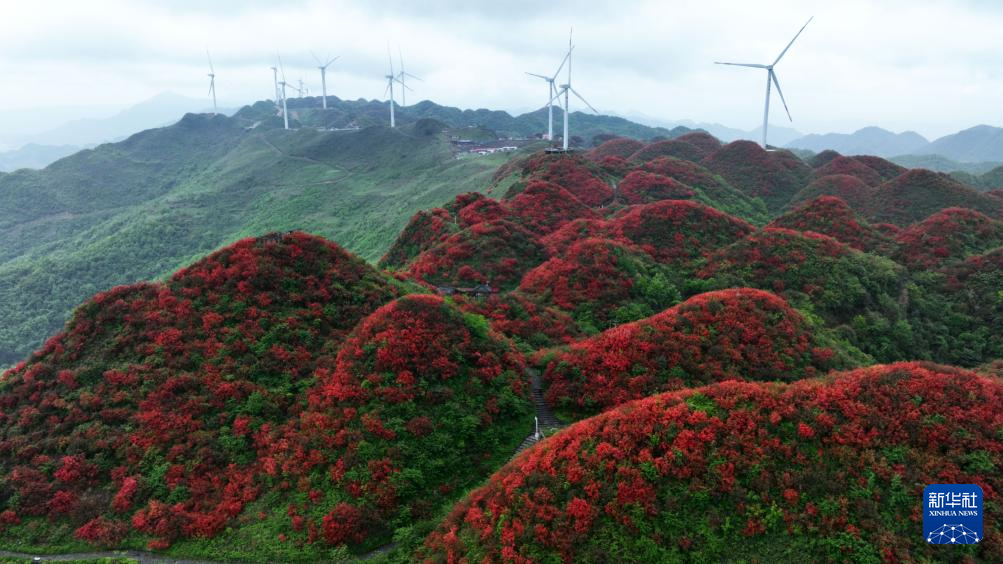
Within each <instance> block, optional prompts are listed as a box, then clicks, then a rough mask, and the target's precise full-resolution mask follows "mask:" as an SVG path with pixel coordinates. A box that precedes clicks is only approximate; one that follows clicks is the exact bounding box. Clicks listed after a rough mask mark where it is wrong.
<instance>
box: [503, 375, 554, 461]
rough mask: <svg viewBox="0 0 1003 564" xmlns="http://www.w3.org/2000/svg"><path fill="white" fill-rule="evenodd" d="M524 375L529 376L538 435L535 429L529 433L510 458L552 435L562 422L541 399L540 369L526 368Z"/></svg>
mask: <svg viewBox="0 0 1003 564" xmlns="http://www.w3.org/2000/svg"><path fill="white" fill-rule="evenodd" d="M526 375H527V376H529V380H530V382H531V384H532V394H533V407H534V408H535V409H536V421H537V423H538V424H539V431H540V432H539V435H537V432H536V429H534V430H533V432H531V433H530V434H529V436H528V437H526V438H525V440H523V441H522V444H520V445H519V447H518V448H516V449H515V453H513V454H512V458H515V457H516V455H518V454H519V453H520V452H522V451H524V450H526V449H527V448H529V447H531V446H533V445H535V444H536V443H538V442H540V440H542V439H543V438H544V437H549V436H550V435H553V434H554V433H555V432H556V431H557V430H559V429H560V428H561V427H564V424H563V423H561V422H560V421H558V420H557V417H555V416H554V413H553V412H552V411H550V407H548V406H547V402H545V401H544V400H543V386H542V385H541V383H540V371H539V370H537V369H535V368H526Z"/></svg>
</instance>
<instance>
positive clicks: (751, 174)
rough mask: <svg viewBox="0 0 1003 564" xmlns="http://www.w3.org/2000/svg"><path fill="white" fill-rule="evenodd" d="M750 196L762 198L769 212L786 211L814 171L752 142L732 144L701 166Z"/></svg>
mask: <svg viewBox="0 0 1003 564" xmlns="http://www.w3.org/2000/svg"><path fill="white" fill-rule="evenodd" d="M701 164H703V166H705V167H706V168H708V169H709V170H711V171H713V172H715V173H717V174H720V175H721V176H723V177H724V178H725V180H727V181H728V182H729V183H730V184H731V185H732V186H734V187H735V188H738V189H739V190H740V191H742V192H744V193H745V194H746V195H748V196H752V197H754V198H761V199H762V200H763V203H765V204H766V209H767V210H769V211H770V212H774V211H777V210H780V209H781V208H783V207H784V206H785V205H786V204H787V203H788V202H789V201H790V199H791V197H792V196H794V194H796V193H797V192H798V191H799V190H801V189H802V188H804V186H805V185H806V184H807V183H808V176H809V174H810V172H811V170H810V169H809V168H808V165H806V164H805V163H804V162H802V161H801V160H800V159H798V158H797V157H795V156H794V155H792V154H791V153H789V152H787V151H781V150H777V151H772V152H767V151H764V150H763V148H762V147H760V146H759V145H758V144H756V143H753V142H752V141H735V142H733V143H729V144H727V145H725V146H724V147H722V148H721V149H719V150H718V151H716V152H715V153H714V154H712V155H710V156H709V157H707V158H706V159H704V160H703V162H702V163H701Z"/></svg>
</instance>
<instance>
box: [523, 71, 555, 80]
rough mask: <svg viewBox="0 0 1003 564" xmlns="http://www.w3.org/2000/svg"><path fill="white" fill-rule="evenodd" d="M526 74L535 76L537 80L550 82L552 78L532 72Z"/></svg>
mask: <svg viewBox="0 0 1003 564" xmlns="http://www.w3.org/2000/svg"><path fill="white" fill-rule="evenodd" d="M526 74H528V75H529V76H535V77H536V78H542V79H543V80H546V81H548V82H549V81H550V77H549V76H543V75H542V74H536V73H532V72H527V73H526Z"/></svg>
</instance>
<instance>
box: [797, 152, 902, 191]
mask: <svg viewBox="0 0 1003 564" xmlns="http://www.w3.org/2000/svg"><path fill="white" fill-rule="evenodd" d="M842 174H845V175H848V176H853V177H856V178H858V179H860V181H861V182H863V183H864V184H866V185H868V186H877V185H878V184H881V183H882V182H883V181H884V179H883V178H882V177H881V175H880V174H878V172H877V171H876V170H874V169H873V168H871V167H869V166H867V165H865V164H864V163H863V162H861V161H860V160H858V159H855V158H853V157H843V156H839V157H836V158H834V159H832V160H830V161H829V162H827V163H825V164H824V165H822V166H820V167H818V168H816V169H815V172H813V173H812V177H813V178H814V179H818V178H824V177H826V176H835V175H842Z"/></svg>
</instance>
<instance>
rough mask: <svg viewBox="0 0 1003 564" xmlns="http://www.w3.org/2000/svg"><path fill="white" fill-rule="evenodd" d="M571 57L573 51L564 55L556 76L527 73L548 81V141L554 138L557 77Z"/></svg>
mask: <svg viewBox="0 0 1003 564" xmlns="http://www.w3.org/2000/svg"><path fill="white" fill-rule="evenodd" d="M570 56H571V49H568V52H567V53H566V54H565V55H564V59H562V60H561V64H560V65H559V66H558V67H557V70H556V71H554V76H544V75H542V74H536V73H532V72H527V73H526V74H528V75H529V76H535V77H537V78H542V79H543V80H546V81H547V140H548V141H550V140H553V138H554V98H555V97H556V96H557V86H556V85H555V82H556V81H557V75H559V74H561V69H563V68H564V63H566V62H568V57H570Z"/></svg>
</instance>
